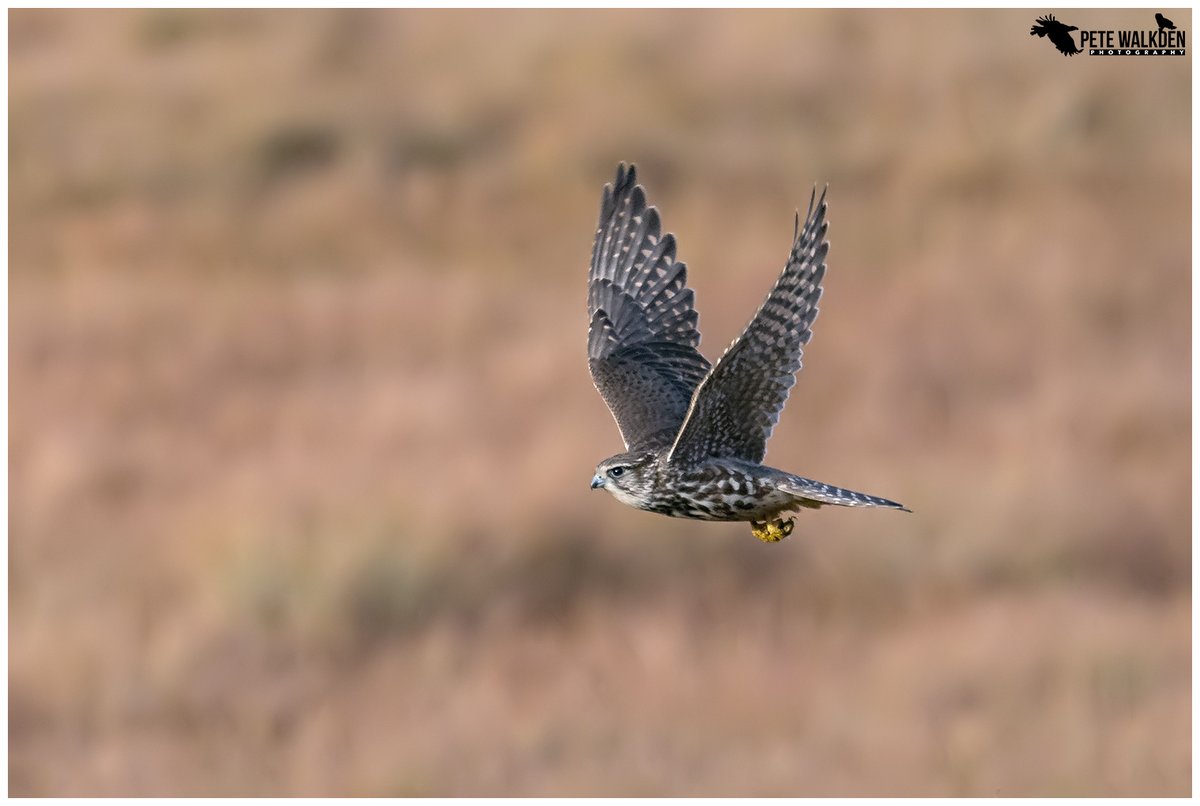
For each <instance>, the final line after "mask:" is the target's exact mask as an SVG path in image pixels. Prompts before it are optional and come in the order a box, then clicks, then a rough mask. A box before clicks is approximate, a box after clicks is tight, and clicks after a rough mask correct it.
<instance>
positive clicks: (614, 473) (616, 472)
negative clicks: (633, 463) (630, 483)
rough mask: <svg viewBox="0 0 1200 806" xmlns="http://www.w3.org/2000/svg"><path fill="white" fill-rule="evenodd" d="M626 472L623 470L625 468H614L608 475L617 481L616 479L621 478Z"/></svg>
mask: <svg viewBox="0 0 1200 806" xmlns="http://www.w3.org/2000/svg"><path fill="white" fill-rule="evenodd" d="M624 472H625V468H623V467H614V468H613V469H612V470H610V471H608V475H610V476H612V477H613V478H614V479H615V478H617V477H619V476H620V475H621V474H622V473H624Z"/></svg>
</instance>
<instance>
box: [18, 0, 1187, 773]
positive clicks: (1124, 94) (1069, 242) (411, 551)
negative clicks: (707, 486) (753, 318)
mask: <svg viewBox="0 0 1200 806" xmlns="http://www.w3.org/2000/svg"><path fill="white" fill-rule="evenodd" d="M1084 15H1091V16H1092V17H1093V18H1094V19H1092V20H1091V21H1090V22H1088V25H1089V26H1091V27H1114V28H1119V27H1130V26H1136V27H1142V26H1144V24H1145V21H1143V20H1142V17H1143V16H1146V15H1147V13H1145V12H1118V11H1108V12H1083V11H1081V12H1079V16H1080V17H1082V16H1084ZM1172 16H1173V18H1174V19H1175V22H1176V24H1177V25H1179V26H1180V27H1182V28H1185V29H1190V20H1189V19H1188V18H1187V17H1188V15H1187V14H1186V13H1185V12H1179V13H1177V14H1174V15H1172ZM1029 17H1030V14H1029V13H1028V12H989V11H979V12H933V11H930V12H912V13H899V12H894V13H893V12H852V11H847V12H771V13H767V12H754V13H732V12H686V13H685V12H675V13H670V12H654V13H642V12H569V13H568V12H557V13H555V12H544V11H542V12H529V13H502V12H474V11H472V12H419V13H417V12H411V13H410V12H382V11H380V12H344V13H341V12H339V13H332V12H316V11H312V12H301V13H285V12H235V11H211V12H184V11H136V12H120V13H114V12H88V11H72V12H52V11H14V12H12V13H11V14H10V119H11V129H10V142H11V153H10V250H11V251H10V280H9V282H10V300H11V301H10V306H11V307H10V322H11V327H10V380H11V395H12V397H11V401H10V414H9V417H10V420H9V422H10V433H11V449H10V493H11V495H10V501H11V502H12V509H11V512H10V520H9V524H10V535H11V541H10V555H9V556H10V568H11V580H10V613H11V621H10V664H11V666H10V684H9V685H10V707H11V713H10V728H9V731H10V734H9V735H10V776H11V777H10V781H11V784H10V785H11V793H12V794H14V795H35V794H60V795H61V794H110V795H133V794H137V795H148V794H577V795H584V794H685V793H687V794H992V793H1000V794H1012V795H1016V794H1075V795H1082V794H1097V795H1099V794H1110V795H1112V794H1129V795H1133V794H1175V795H1180V794H1185V793H1187V792H1189V791H1190V787H1191V771H1190V756H1191V750H1190V735H1189V732H1190V720H1189V714H1190V710H1191V709H1190V698H1191V691H1190V672H1191V667H1190V650H1191V648H1190V599H1191V580H1190V573H1189V568H1190V565H1191V563H1190V558H1191V546H1190V529H1189V518H1190V483H1189V482H1190V478H1189V466H1190V465H1189V449H1188V445H1189V441H1190V440H1189V436H1190V427H1191V422H1190V414H1189V413H1190V402H1191V401H1190V393H1189V390H1190V380H1189V372H1190V361H1189V358H1190V356H1189V348H1188V344H1189V340H1188V336H1189V303H1188V300H1189V299H1190V293H1189V292H1190V276H1189V267H1190V249H1191V244H1190V237H1189V232H1190V230H1189V223H1190V218H1189V215H1190V213H1189V186H1190V185H1189V180H1190V175H1189V170H1188V166H1189V164H1190V163H1189V148H1190V136H1191V133H1190V126H1189V120H1190V106H1189V101H1188V99H1189V97H1190V63H1189V62H1188V60H1186V59H1172V60H1169V61H1168V60H1151V59H1107V60H1099V59H1093V60H1089V59H1088V58H1087V57H1085V56H1081V57H1076V58H1075V59H1073V60H1067V59H1064V58H1062V57H1061V56H1059V55H1058V54H1057V53H1054V52H1053V50H1051V49H1050V48H1049V47H1048V46H1047V45H1046V44H1045V43H1043V42H1041V41H1035V40H1031V39H1030V37H1029V36H1028V35H1027V30H1028V25H1029V23H1030V21H1031V20H1030V19H1028V18H1029ZM1079 24H1080V25H1081V27H1082V26H1083V23H1079ZM498 32H499V33H501V34H502V35H497V33H498ZM620 159H626V160H635V161H637V162H638V163H639V165H640V167H641V169H642V174H643V178H644V181H645V182H646V183H647V185H648V187H649V190H650V195H651V197H652V200H653V201H654V202H655V203H657V204H658V205H659V206H660V207H661V209H662V210H663V212H664V218H665V221H666V225H667V227H668V228H669V229H671V230H673V231H674V232H676V234H677V235H678V236H679V239H680V244H681V247H680V251H681V256H682V257H683V258H684V259H685V260H687V261H688V262H689V264H690V265H691V266H692V269H693V272H692V282H693V285H694V286H695V288H696V289H697V297H698V301H699V306H700V310H701V314H702V326H703V329H704V332H705V333H706V334H708V335H707V337H706V339H705V343H704V349H705V350H706V352H708V353H709V354H710V355H715V354H716V353H718V352H719V351H720V349H721V347H722V346H723V345H724V344H725V343H726V342H727V341H728V339H730V338H732V337H733V335H735V333H736V332H737V331H738V330H739V329H740V327H741V326H742V325H743V324H744V322H745V320H746V318H747V317H748V316H749V314H750V312H751V311H752V310H753V309H754V307H755V306H756V305H757V303H758V302H759V300H760V298H761V296H762V294H764V293H765V291H766V289H767V288H768V286H769V285H770V283H771V281H772V280H773V276H774V273H775V272H776V271H777V269H778V267H779V265H780V262H781V260H782V258H783V256H784V252H785V250H786V248H787V239H788V237H789V236H790V233H791V211H792V208H793V207H795V206H797V205H800V204H802V203H804V202H805V201H806V199H807V193H808V188H809V186H810V184H811V183H812V182H814V181H819V182H826V181H827V182H829V184H830V188H831V190H830V194H831V213H830V217H831V222H832V225H831V227H832V228H831V235H832V241H833V247H832V252H831V256H830V273H829V277H828V281H827V290H826V297H825V302H824V304H823V309H824V310H823V313H822V315H821V318H820V321H819V322H818V324H817V327H816V338H815V340H814V341H813V343H812V346H811V347H810V349H809V351H808V354H807V356H806V362H805V363H806V367H805V369H804V372H803V373H802V377H801V381H800V383H799V384H798V385H797V387H796V388H795V390H794V392H793V395H792V399H791V402H790V404H789V407H788V410H787V411H786V413H785V414H784V418H783V421H782V424H781V426H780V428H779V429H777V431H776V435H775V438H774V440H773V442H772V448H771V456H770V460H771V462H772V463H773V464H775V465H777V466H780V467H785V468H788V469H791V470H795V471H797V472H802V473H806V474H810V475H812V476H814V477H817V478H821V479H825V480H828V481H830V482H834V483H841V484H846V485H849V486H853V487H856V488H858V489H863V490H867V491H870V492H875V493H878V494H881V495H886V496H889V497H892V498H896V499H898V500H901V501H904V502H905V503H906V504H908V505H909V506H911V507H912V508H913V509H914V510H915V514H913V515H911V516H902V515H897V514H895V513H886V512H883V513H881V512H851V511H829V510H824V511H820V512H815V513H808V514H805V515H804V517H803V518H802V520H801V522H799V523H798V528H797V534H796V535H795V536H794V537H793V538H792V539H790V540H788V541H786V542H784V543H783V544H780V545H778V546H764V545H759V544H758V543H757V542H756V541H754V540H753V539H751V538H750V536H749V535H748V530H747V529H746V528H745V527H744V526H740V525H713V524H691V523H686V522H675V521H669V520H666V519H660V518H657V517H654V516H650V515H646V514H643V513H638V512H634V511H631V510H627V509H625V508H623V507H620V506H619V505H617V504H616V503H615V502H614V501H612V500H611V499H609V498H608V497H607V496H602V495H599V494H591V493H590V491H589V490H587V487H586V482H587V479H588V477H589V476H590V473H591V466H592V464H593V463H594V462H595V461H596V460H598V459H600V458H602V457H603V456H605V455H608V454H610V453H613V452H614V451H616V450H617V449H618V448H619V443H618V438H617V434H616V431H615V429H614V428H613V427H612V425H611V423H610V421H609V418H608V415H607V413H606V412H605V410H604V408H603V405H602V403H601V402H600V400H599V399H598V397H597V396H596V395H595V393H594V391H593V390H592V388H591V384H590V382H589V380H588V377H587V371H586V367H585V365H584V361H583V359H582V354H583V342H584V332H583V331H584V327H585V323H584V320H583V314H582V312H581V311H582V306H583V271H584V268H583V267H584V263H585V260H586V257H587V255H588V253H589V249H590V237H591V229H592V226H593V224H594V216H595V204H596V200H597V199H598V196H599V187H600V184H601V182H602V181H604V180H606V179H607V178H609V175H610V172H611V171H612V169H613V166H614V165H615V163H616V162H617V161H618V160H620ZM64 771H70V772H69V773H65V772H64Z"/></svg>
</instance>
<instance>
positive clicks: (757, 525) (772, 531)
mask: <svg viewBox="0 0 1200 806" xmlns="http://www.w3.org/2000/svg"><path fill="white" fill-rule="evenodd" d="M795 525H796V521H795V519H794V518H788V519H787V520H784V519H782V518H776V519H775V520H773V521H750V531H751V532H752V533H753V534H754V536H755V537H757V538H758V539H759V540H761V541H763V542H764V543H778V542H779V541H780V540H783V539H784V538H785V537H787V536H788V535H790V534H791V533H792V529H793V528H794V527H795Z"/></svg>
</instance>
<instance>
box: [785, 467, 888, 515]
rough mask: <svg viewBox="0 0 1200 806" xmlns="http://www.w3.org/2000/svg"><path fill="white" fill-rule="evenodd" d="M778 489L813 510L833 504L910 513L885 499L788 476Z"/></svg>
mask: <svg viewBox="0 0 1200 806" xmlns="http://www.w3.org/2000/svg"><path fill="white" fill-rule="evenodd" d="M779 489H781V490H783V491H784V492H786V493H790V494H792V495H794V496H796V498H798V499H800V501H798V502H797V503H799V504H800V505H801V506H806V507H814V508H815V507H820V506H823V505H824V504H835V505H837V506H839V507H886V508H888V509H902V510H904V511H905V512H912V510H911V509H909V508H908V507H906V506H904V505H903V504H897V503H896V502H895V501H889V500H887V499H886V498H879V497H878V496H874V495H867V494H866V493H859V492H855V491H854V490H846V489H843V488H841V487H834V486H833V485H832V484H826V483H824V482H821V481H813V480H812V479H805V478H801V477H800V476H789V477H788V478H787V479H786V480H784V481H783V482H782V483H780V485H779Z"/></svg>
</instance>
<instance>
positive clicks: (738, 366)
mask: <svg viewBox="0 0 1200 806" xmlns="http://www.w3.org/2000/svg"><path fill="white" fill-rule="evenodd" d="M826 210H827V207H826V204H825V191H822V193H821V197H820V199H819V200H818V199H817V198H816V188H815V187H814V189H813V194H812V198H811V199H810V201H809V206H808V213H807V215H806V216H805V219H804V225H803V226H801V224H800V216H799V213H797V215H796V226H795V231H794V233H793V236H792V249H791V252H790V254H789V255H788V260H787V265H785V266H784V268H783V273H782V274H781V275H780V276H779V280H778V281H777V282H776V283H775V287H774V288H773V289H771V293H770V294H768V295H767V299H766V301H765V302H763V304H762V306H761V307H760V308H759V309H758V312H757V313H756V314H755V315H754V318H753V319H751V320H750V324H749V325H747V326H746V329H745V330H744V331H742V334H741V335H740V336H738V337H737V338H736V339H734V340H733V343H732V344H731V345H730V346H729V348H728V349H727V350H726V351H725V354H724V355H722V356H721V358H720V359H719V360H718V361H717V363H715V364H711V363H709V361H708V359H706V358H705V357H704V356H703V355H701V354H700V352H699V350H697V347H698V346H699V344H700V331H699V330H698V329H697V323H698V315H697V313H696V309H695V306H694V295H693V293H692V290H691V289H690V288H688V287H687V266H686V265H685V264H684V263H682V262H681V261H678V260H676V259H675V236H674V235H672V234H671V233H666V234H663V233H662V231H661V227H662V225H661V221H660V219H659V214H658V210H657V209H656V208H655V207H651V206H648V205H647V203H646V193H645V190H643V188H642V186H641V185H639V184H638V182H637V170H636V168H635V167H634V166H633V165H630V166H628V167H626V165H625V164H624V163H622V164H620V165H619V166H617V175H616V179H615V181H614V182H613V183H612V184H608V185H605V187H604V195H603V197H602V199H601V204H600V223H599V225H598V226H597V228H596V239H595V243H594V245H593V247H592V263H591V269H590V271H589V273H588V314H589V316H590V324H589V327H588V366H589V368H590V369H591V373H592V381H593V382H594V383H595V385H596V389H597V391H599V392H600V395H601V397H603V398H604V402H605V403H606V404H607V405H608V408H609V410H610V411H611V412H612V415H613V419H614V420H616V423H617V428H618V429H619V430H620V432H621V439H622V440H623V441H624V443H625V450H624V452H622V453H618V454H617V455H615V456H610V457H609V458H607V459H605V460H604V461H602V462H600V463H599V464H598V465H597V466H596V474H595V476H593V477H592V489H593V490H595V489H604V490H607V491H608V492H609V493H611V494H612V496H613V497H614V498H616V499H617V500H618V501H620V502H621V503H623V504H627V505H629V506H632V507H636V508H638V509H642V510H646V511H648V512H657V513H660V514H662V515H667V516H670V517H673V518H694V519H697V520H705V521H748V522H749V523H750V526H751V530H752V532H753V534H754V536H755V537H757V538H758V539H759V540H762V541H765V542H768V543H774V542H778V541H780V540H782V539H783V538H785V537H787V536H788V535H790V534H791V533H792V528H793V526H794V524H795V520H794V518H790V517H788V518H785V517H783V514H784V513H787V512H797V511H799V510H800V509H804V508H809V509H816V508H819V507H822V506H825V505H826V504H834V505H837V506H844V507H887V508H890V509H900V510H904V511H905V512H908V511H910V510H909V509H908V508H906V507H905V506H903V505H902V504H898V503H896V502H895V501H889V500H887V499H886V498H878V497H876V496H873V495H866V494H865V493H859V492H854V491H853V490H846V489H843V488H841V487H834V486H833V485H831V484H825V483H824V482H820V481H813V480H812V479H806V478H803V477H801V476H796V475H793V474H791V473H787V472H785V471H783V470H777V469H775V468H773V467H768V466H766V465H764V464H763V463H762V462H763V459H764V458H765V457H766V453H767V440H768V439H769V438H770V436H771V432H772V430H773V429H774V428H775V424H776V423H777V422H778V421H779V413H780V412H781V411H782V410H783V406H784V403H785V402H786V401H787V398H788V393H789V391H790V390H791V388H792V386H793V385H794V384H795V382H796V372H797V371H799V369H800V367H801V357H802V356H803V353H804V345H806V344H808V341H809V339H810V338H811V337H812V324H813V320H814V319H816V317H817V310H818V309H817V302H818V301H819V300H820V299H821V292H822V286H821V281H822V279H823V278H824V277H825V255H826V254H827V253H828V251H829V242H828V240H827V239H826V237H825V235H826V231H827V230H828V227H829V225H828V223H827V222H826V220H825V214H826Z"/></svg>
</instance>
